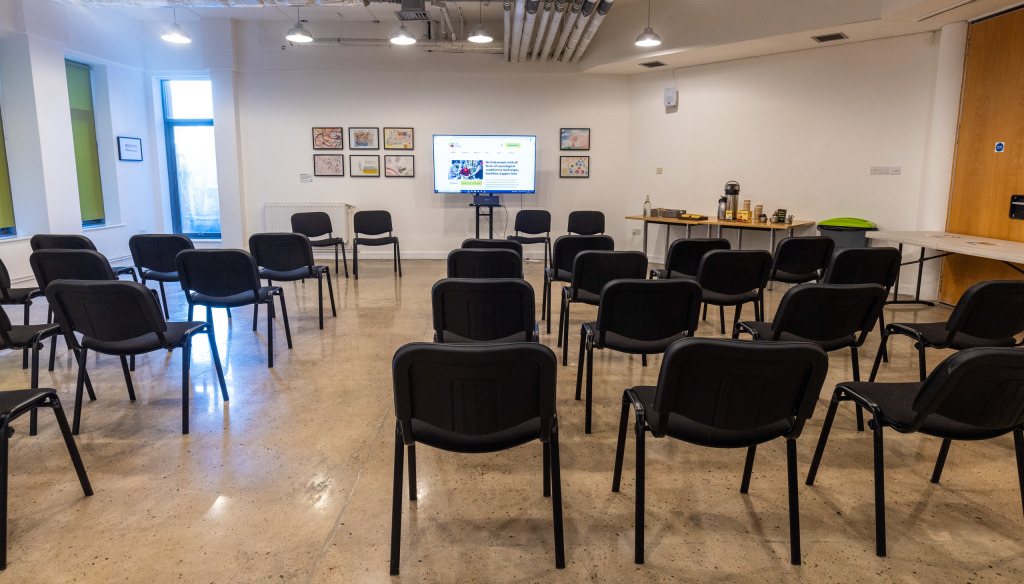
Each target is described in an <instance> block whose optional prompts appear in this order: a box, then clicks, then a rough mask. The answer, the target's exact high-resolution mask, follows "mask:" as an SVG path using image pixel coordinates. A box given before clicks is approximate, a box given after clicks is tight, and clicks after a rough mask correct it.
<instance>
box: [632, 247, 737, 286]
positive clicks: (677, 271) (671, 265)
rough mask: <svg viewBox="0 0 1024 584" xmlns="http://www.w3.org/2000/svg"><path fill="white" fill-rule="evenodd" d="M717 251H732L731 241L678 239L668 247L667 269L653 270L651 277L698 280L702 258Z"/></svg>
mask: <svg viewBox="0 0 1024 584" xmlns="http://www.w3.org/2000/svg"><path fill="white" fill-rule="evenodd" d="M716 249H730V244H729V240H728V239H724V238H721V237H712V238H708V239H704V238H699V239H698V238H694V239H685V238H683V239H677V240H675V241H673V242H672V243H671V244H670V245H669V246H668V257H667V258H666V259H665V267H664V268H653V269H652V270H651V274H650V277H651V278H658V279H660V280H664V279H666V278H685V277H690V278H696V277H697V268H699V267H700V260H701V258H703V257H704V254H706V253H708V252H709V251H713V250H716Z"/></svg>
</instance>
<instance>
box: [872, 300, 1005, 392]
mask: <svg viewBox="0 0 1024 584" xmlns="http://www.w3.org/2000/svg"><path fill="white" fill-rule="evenodd" d="M1021 331H1024V280H991V281H988V282H979V283H977V284H975V285H973V286H971V287H970V288H968V289H967V291H966V292H964V294H963V296H961V297H960V300H959V301H957V303H956V306H955V307H954V308H953V313H952V314H950V315H949V320H947V321H946V322H929V323H920V322H894V323H892V324H888V325H886V326H885V329H884V330H883V333H882V345H881V346H880V347H879V348H878V353H877V354H876V355H875V364H874V365H873V366H872V367H871V377H870V378H869V379H868V381H874V380H875V375H877V374H878V365H879V363H880V362H881V359H882V351H884V350H885V346H886V344H887V343H888V341H889V337H890V336H891V335H894V334H898V335H905V336H908V337H910V338H912V339H914V346H915V347H917V355H918V358H917V359H918V361H917V364H918V369H919V372H920V375H921V381H924V378H925V371H926V368H925V357H924V351H925V348H932V349H956V350H961V349H970V348H974V347H1011V346H1013V345H1016V344H1018V343H1017V340H1016V339H1015V338H1014V337H1015V336H1016V335H1018V334H1020V333H1021Z"/></svg>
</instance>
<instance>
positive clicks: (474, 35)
mask: <svg viewBox="0 0 1024 584" xmlns="http://www.w3.org/2000/svg"><path fill="white" fill-rule="evenodd" d="M468 40H469V42H471V43H489V42H491V41H493V40H494V37H492V36H491V33H489V32H487V29H486V28H484V3H483V2H481V3H480V18H479V20H477V25H476V28H474V29H473V31H472V32H470V33H469V38H468Z"/></svg>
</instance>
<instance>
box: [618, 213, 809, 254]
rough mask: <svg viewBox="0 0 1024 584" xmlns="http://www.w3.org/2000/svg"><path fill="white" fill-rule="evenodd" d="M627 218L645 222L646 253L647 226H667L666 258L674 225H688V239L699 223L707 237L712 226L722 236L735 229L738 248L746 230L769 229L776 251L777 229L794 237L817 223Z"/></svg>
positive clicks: (635, 216) (645, 244) (770, 241)
mask: <svg viewBox="0 0 1024 584" xmlns="http://www.w3.org/2000/svg"><path fill="white" fill-rule="evenodd" d="M626 219H632V220H634V221H643V222H644V233H643V251H644V253H645V254H646V253H647V226H648V225H650V224H651V223H655V224H659V225H665V226H666V227H665V257H666V258H667V257H668V244H669V242H670V241H671V240H672V239H671V237H670V236H669V231H671V228H672V226H673V225H683V226H685V227H686V238H687V239H689V238H690V233H691V231H692V229H693V226H694V225H697V226H700V225H704V226H707V237H711V228H712V227H716V228H717V230H718V231H717V235H716V237H721V236H722V229H735V230H736V231H737V233H738V234H739V235H738V241H737V243H736V249H742V247H743V232H744V231H746V230H754V231H764V230H767V231H768V237H769V244H768V247H769V250H768V251H769V252H772V253H775V233H776V232H777V231H781V230H785V231H788V232H789V234H788V235H789V237H792V236H793V229H795V228H797V227H804V226H810V225H815V222H814V221H797V220H795V219H794V220H793V221H792V222H790V223H770V222H769V223H761V222H758V221H739V220H736V221H721V220H719V219H712V218H711V217H708V218H707V219H702V220H698V219H679V218H675V217H644V216H642V215H627V216H626Z"/></svg>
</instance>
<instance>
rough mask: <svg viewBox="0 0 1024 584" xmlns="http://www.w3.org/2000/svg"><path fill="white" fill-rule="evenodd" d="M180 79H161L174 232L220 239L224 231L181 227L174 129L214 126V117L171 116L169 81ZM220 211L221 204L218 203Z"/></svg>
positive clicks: (192, 236)
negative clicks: (198, 230) (195, 230)
mask: <svg viewBox="0 0 1024 584" xmlns="http://www.w3.org/2000/svg"><path fill="white" fill-rule="evenodd" d="M179 80H180V79H173V78H170V79H161V80H160V106H161V112H160V116H161V117H162V118H163V125H164V147H165V150H166V156H167V191H168V197H169V198H170V204H171V227H172V229H173V230H174V233H176V234H179V235H184V236H185V237H188V238H189V239H201V240H212V239H220V238H221V233H222V231H217V232H207V233H194V232H185V231H182V228H181V193H180V191H179V190H178V156H177V148H176V147H175V145H174V129H175V128H176V127H187V126H209V127H213V118H209V119H207V118H169V117H167V112H168V111H169V109H170V105H171V104H170V103H169V102H168V100H169V99H170V92H169V91H168V90H167V87H168V85H167V84H168V83H169V82H171V81H179ZM186 80H190V81H200V80H201V81H210V80H209V79H206V78H204V79H191V78H190V79H186ZM217 190H218V193H219V192H220V185H218V187H217ZM218 213H219V205H218Z"/></svg>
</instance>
